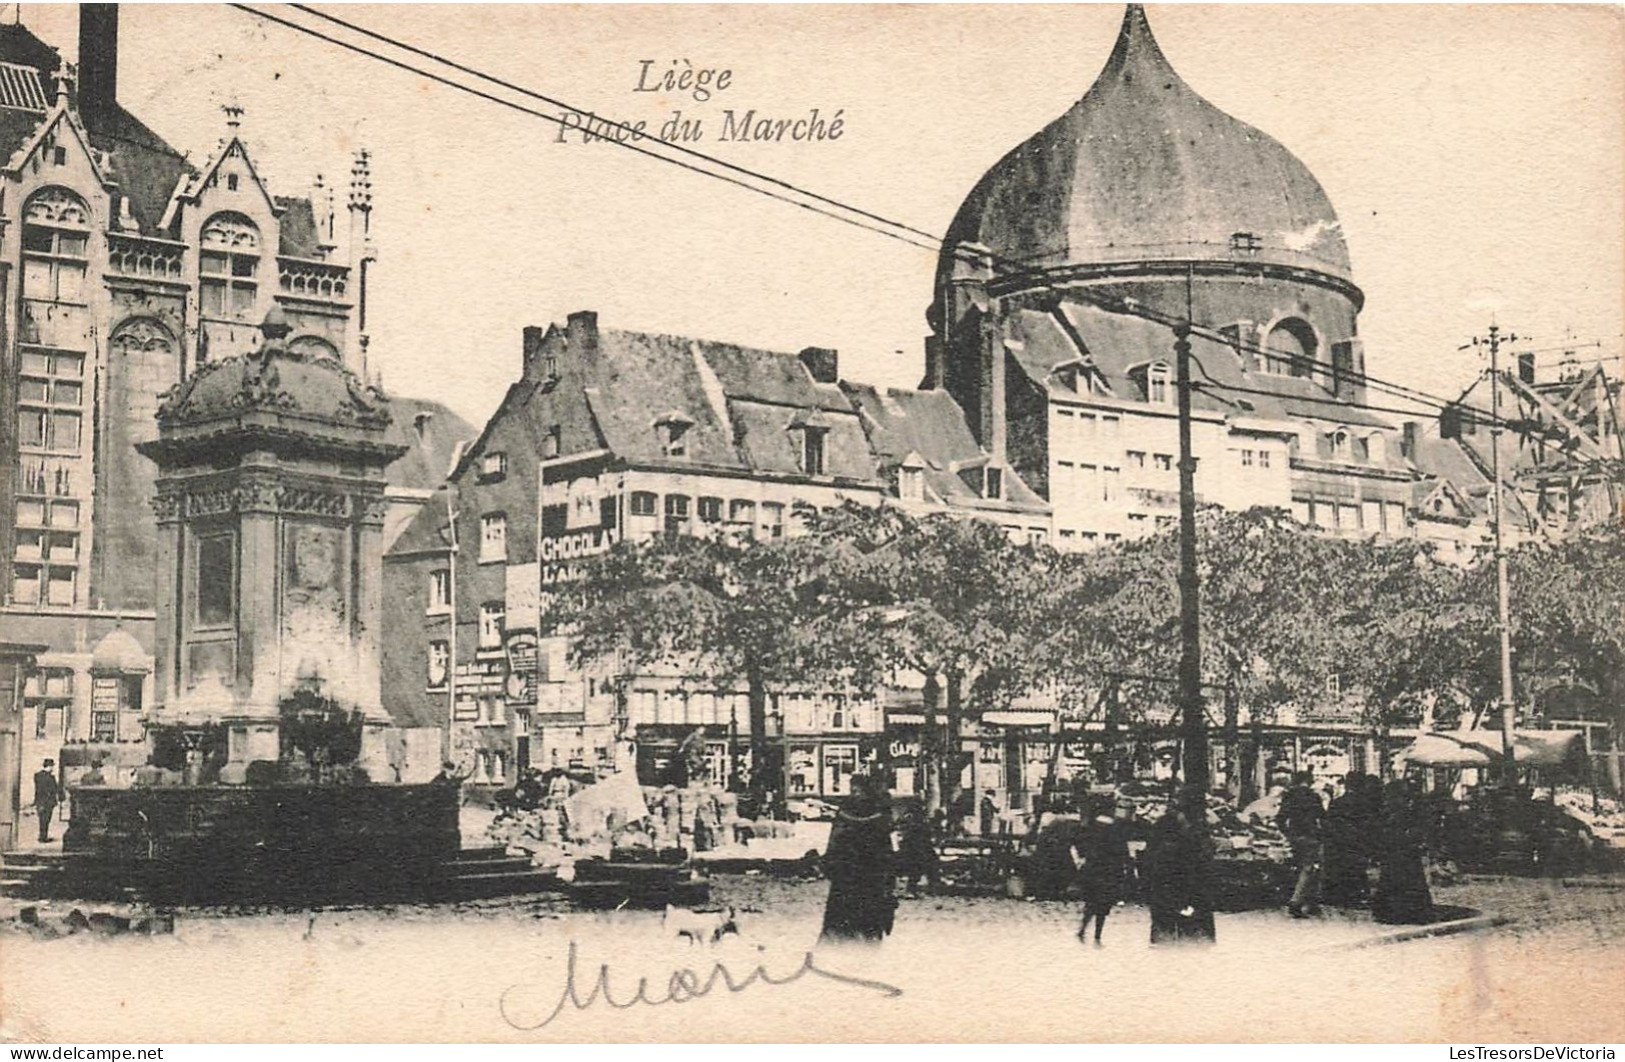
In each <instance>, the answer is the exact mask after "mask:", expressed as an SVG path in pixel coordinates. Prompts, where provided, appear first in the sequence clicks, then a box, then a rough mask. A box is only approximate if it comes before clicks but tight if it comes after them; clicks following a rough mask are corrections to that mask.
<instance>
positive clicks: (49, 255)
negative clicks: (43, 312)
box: [23, 188, 90, 303]
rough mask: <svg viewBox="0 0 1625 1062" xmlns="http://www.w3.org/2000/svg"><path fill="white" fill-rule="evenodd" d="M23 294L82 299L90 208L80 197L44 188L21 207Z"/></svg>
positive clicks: (54, 299) (60, 299) (48, 299)
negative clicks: (24, 206)
mask: <svg viewBox="0 0 1625 1062" xmlns="http://www.w3.org/2000/svg"><path fill="white" fill-rule="evenodd" d="M23 218H24V221H23V296H24V297H25V298H29V299H40V300H42V301H46V302H68V303H80V302H83V301H84V300H85V271H86V267H87V264H88V263H87V261H86V259H87V257H88V255H89V248H90V231H89V230H90V212H89V210H88V209H87V208H86V207H85V204H84V200H82V199H80V198H79V197H78V196H76V195H74V194H73V193H72V192H69V191H67V190H66V189H62V188H47V189H45V190H43V191H41V192H39V193H38V194H37V195H35V196H34V197H33V198H31V199H30V200H29V201H28V206H27V207H26V208H24V211H23Z"/></svg>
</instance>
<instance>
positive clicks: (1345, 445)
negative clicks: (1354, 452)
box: [1331, 428, 1349, 460]
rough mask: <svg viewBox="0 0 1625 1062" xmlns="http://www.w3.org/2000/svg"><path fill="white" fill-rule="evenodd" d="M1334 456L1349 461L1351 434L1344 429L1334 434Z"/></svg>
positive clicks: (1332, 437)
mask: <svg viewBox="0 0 1625 1062" xmlns="http://www.w3.org/2000/svg"><path fill="white" fill-rule="evenodd" d="M1331 439H1332V456H1333V457H1336V458H1341V459H1343V460H1347V459H1348V457H1349V433H1348V432H1346V431H1344V430H1343V429H1342V428H1339V429H1337V430H1336V431H1334V432H1332V436H1331Z"/></svg>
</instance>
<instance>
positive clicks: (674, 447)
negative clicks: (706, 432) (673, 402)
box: [655, 409, 694, 458]
mask: <svg viewBox="0 0 1625 1062" xmlns="http://www.w3.org/2000/svg"><path fill="white" fill-rule="evenodd" d="M693 425H694V422H693V421H692V420H690V419H689V417H688V415H687V414H685V413H683V412H681V411H680V410H675V409H674V410H672V411H671V412H669V413H664V414H662V415H661V416H660V417H659V419H657V420H656V421H655V435H656V437H657V438H658V439H659V440H660V452H661V453H662V454H663V455H665V456H666V457H679V458H682V457H687V456H688V429H689V428H691V427H693Z"/></svg>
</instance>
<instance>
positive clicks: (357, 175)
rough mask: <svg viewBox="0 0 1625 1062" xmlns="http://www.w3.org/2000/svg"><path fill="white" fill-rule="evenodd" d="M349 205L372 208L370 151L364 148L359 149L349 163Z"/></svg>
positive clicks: (359, 208)
mask: <svg viewBox="0 0 1625 1062" xmlns="http://www.w3.org/2000/svg"><path fill="white" fill-rule="evenodd" d="M350 206H351V207H353V208H355V209H358V210H371V209H372V153H371V152H369V151H368V150H367V149H366V148H361V149H359V150H358V151H357V152H356V153H355V161H354V162H353V163H351V164H350Z"/></svg>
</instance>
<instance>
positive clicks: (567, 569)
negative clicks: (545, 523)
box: [536, 527, 620, 587]
mask: <svg viewBox="0 0 1625 1062" xmlns="http://www.w3.org/2000/svg"><path fill="white" fill-rule="evenodd" d="M619 538H620V535H619V533H618V532H617V531H616V529H615V528H613V527H578V528H574V529H572V530H568V531H562V532H559V533H557V534H551V535H549V534H544V535H543V536H542V537H541V538H540V539H538V540H537V542H536V555H537V556H538V557H540V558H541V579H540V583H541V585H542V586H543V587H547V586H552V585H554V584H556V583H564V582H570V581H571V580H574V579H579V578H580V577H581V566H580V564H579V563H578V562H579V561H580V560H581V559H582V558H584V557H591V556H593V555H595V554H598V553H605V552H607V551H608V550H609V548H610V547H611V546H613V545H614V544H615V543H616V542H617V541H618V540H619Z"/></svg>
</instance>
